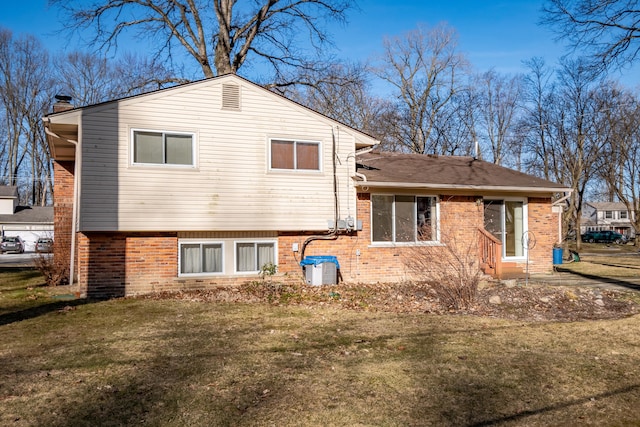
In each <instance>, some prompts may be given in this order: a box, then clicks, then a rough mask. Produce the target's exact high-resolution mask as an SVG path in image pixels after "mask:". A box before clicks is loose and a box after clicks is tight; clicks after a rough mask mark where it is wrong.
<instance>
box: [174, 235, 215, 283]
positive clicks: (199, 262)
mask: <svg viewBox="0 0 640 427" xmlns="http://www.w3.org/2000/svg"><path fill="white" fill-rule="evenodd" d="M179 245H180V257H179V262H178V263H179V265H180V275H181V276H184V275H206V274H216V273H217V274H221V273H224V267H223V265H224V256H223V253H224V250H223V244H222V243H221V242H207V241H201V242H198V241H190V240H187V241H181V242H180V243H179Z"/></svg>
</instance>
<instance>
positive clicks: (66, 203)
mask: <svg viewBox="0 0 640 427" xmlns="http://www.w3.org/2000/svg"><path fill="white" fill-rule="evenodd" d="M73 174H74V162H58V161H54V162H53V176H54V182H53V229H54V233H55V235H54V241H53V260H54V263H55V264H56V265H63V266H67V268H69V265H70V261H71V260H70V254H71V225H72V216H73Z"/></svg>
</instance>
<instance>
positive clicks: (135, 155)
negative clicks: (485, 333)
mask: <svg viewBox="0 0 640 427" xmlns="http://www.w3.org/2000/svg"><path fill="white" fill-rule="evenodd" d="M44 124H45V130H46V133H47V138H48V143H49V146H50V149H51V154H52V157H53V159H54V160H55V162H54V174H55V192H54V194H55V204H54V205H55V228H56V235H57V239H56V241H55V244H54V257H55V259H56V260H57V261H59V262H68V264H69V268H70V271H71V272H72V273H73V274H72V277H76V278H77V281H78V283H79V286H80V287H81V288H82V289H83V290H84V292H86V293H87V294H88V295H90V296H105V295H130V294H138V293H145V292H154V291H164V290H177V289H195V288H205V287H207V286H213V285H218V284H226V283H238V282H241V281H247V280H256V278H257V277H258V273H259V271H260V269H261V267H262V266H263V265H265V264H267V263H273V264H276V265H277V266H278V273H277V274H278V275H279V277H280V279H282V280H301V279H302V270H301V267H300V261H301V259H302V258H303V257H305V256H309V255H331V256H335V257H336V258H337V260H338V262H339V265H340V276H341V279H342V280H344V281H353V282H378V281H401V280H406V279H407V278H410V277H411V271H409V270H408V269H407V266H406V264H405V263H404V262H403V257H406V256H407V254H408V253H409V251H410V250H411V249H413V248H415V247H420V246H433V247H438V246H440V245H443V236H445V235H447V234H448V233H449V232H451V231H452V230H455V233H457V234H458V235H459V236H460V237H461V239H464V240H465V241H468V242H474V243H473V244H476V242H478V239H479V236H481V235H482V236H485V237H483V239H484V240H487V241H488V242H490V243H487V245H485V246H492V247H493V248H494V249H493V251H494V252H495V251H498V252H495V253H499V255H498V256H497V258H498V259H497V262H501V261H503V264H504V266H507V265H509V264H511V266H512V267H514V268H519V269H520V272H522V269H523V268H524V266H525V263H527V265H529V269H530V271H532V272H541V273H542V272H550V271H551V270H552V245H553V243H554V242H555V241H556V238H555V236H556V234H557V230H556V223H557V214H555V213H553V212H552V197H553V196H554V195H555V194H557V193H564V192H567V191H569V189H567V188H565V187H563V186H560V185H557V184H554V183H552V182H549V181H544V180H540V179H537V178H534V177H532V176H529V175H525V174H521V173H519V172H515V171H511V170H509V169H506V168H502V167H500V166H497V165H493V164H490V163H487V162H482V161H479V160H474V159H472V158H465V157H460V158H457V157H456V158H449V157H429V156H416V155H402V154H390V153H378V152H375V150H373V149H374V148H375V147H376V145H377V144H378V141H377V140H375V139H374V138H372V137H371V136H369V135H367V134H364V133H362V132H360V131H358V130H356V129H353V128H350V127H348V126H345V125H344V124H341V123H339V122H336V121H334V120H332V119H330V118H328V117H326V116H323V115H321V114H319V113H317V112H315V111H312V110H310V109H308V108H306V107H304V106H302V105H299V104H297V103H295V102H292V101H290V100H288V99H286V98H284V97H282V96H280V95H277V94H274V93H272V92H270V91H268V90H266V89H264V88H263V87H261V86H258V85H256V84H254V83H252V82H250V81H248V80H245V79H243V78H241V77H239V76H236V75H224V76H220V77H215V78H211V79H206V80H202V81H198V82H193V83H189V84H184V85H181V86H176V87H172V88H168V89H163V90H159V91H156V92H152V93H147V94H143V95H137V96H133V97H128V98H123V99H119V100H114V101H111V102H105V103H101V104H97V105H91V106H87V107H82V108H72V107H71V106H70V104H68V102H67V100H66V99H62V100H61V101H60V102H58V103H57V104H56V106H54V113H52V114H49V115H48V116H46V117H45V118H44ZM372 150H373V151H372ZM486 227H488V228H486ZM427 229H428V230H427ZM525 232H530V234H535V236H536V238H537V243H536V246H535V247H530V248H528V249H527V248H526V247H524V246H523V244H522V238H523V236H524V235H525ZM492 233H493V234H492ZM496 236H497V237H496ZM523 247H524V249H523ZM485 252H486V251H485ZM495 253H494V256H493V258H495ZM478 262H479V263H482V265H483V266H484V267H485V268H486V269H487V271H489V272H492V273H494V274H498V273H499V271H496V265H495V263H496V260H495V259H493V260H491V257H490V256H487V255H486V253H485V254H484V255H478ZM498 268H499V266H498Z"/></svg>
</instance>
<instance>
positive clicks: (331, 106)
mask: <svg viewBox="0 0 640 427" xmlns="http://www.w3.org/2000/svg"><path fill="white" fill-rule="evenodd" d="M368 77H369V75H368V73H367V68H366V66H364V65H360V64H353V65H349V64H341V63H333V64H332V65H331V67H323V68H319V69H316V70H315V71H313V72H311V71H310V70H307V71H305V76H304V77H301V78H300V79H298V80H299V81H306V82H315V84H313V85H311V84H305V85H298V86H288V87H287V90H286V91H284V95H286V96H288V97H290V98H291V99H293V100H295V101H297V102H299V103H301V104H303V105H306V106H307V107H309V108H312V109H314V110H316V111H318V112H319V113H322V114H325V115H326V116H328V117H331V118H333V119H335V120H337V121H339V122H342V123H344V124H346V125H349V126H352V127H354V128H356V129H359V130H361V131H363V132H366V133H368V134H370V135H373V136H375V137H377V138H378V139H380V140H381V142H382V144H383V145H384V146H386V145H387V143H388V142H390V139H389V135H391V134H392V133H393V129H392V126H391V124H392V122H393V113H394V110H393V106H392V104H391V103H390V102H389V101H387V100H384V99H381V98H378V97H375V96H373V95H371V90H370V89H371V85H370V82H369V80H368Z"/></svg>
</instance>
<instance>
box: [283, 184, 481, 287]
mask: <svg viewBox="0 0 640 427" xmlns="http://www.w3.org/2000/svg"><path fill="white" fill-rule="evenodd" d="M476 201H477V198H476V197H466V196H447V195H445V196H440V218H441V220H440V226H441V236H442V240H443V241H447V242H449V243H450V244H454V243H455V244H457V245H459V246H460V247H461V248H462V250H466V248H471V249H472V250H473V251H474V252H475V250H476V249H475V248H477V243H476V239H477V234H478V232H477V229H478V227H479V226H482V224H483V215H484V213H483V206H482V203H479V204H478V203H477V202H476ZM357 215H358V219H359V220H362V222H363V229H362V231H360V232H357V233H355V232H354V233H351V234H341V235H340V236H339V237H338V239H337V240H315V241H313V242H311V243H310V244H309V245H308V246H307V249H306V251H305V256H308V255H333V256H336V257H337V258H338V262H339V264H340V273H341V276H342V279H343V280H344V281H346V282H369V283H375V282H401V281H405V280H411V279H412V278H413V272H412V269H411V268H409V267H407V264H409V263H410V258H411V257H414V256H416V251H417V252H419V251H420V249H416V248H415V247H406V246H405V247H403V246H384V247H381V246H372V245H371V237H370V236H371V224H370V222H371V221H370V218H371V203H370V195H369V194H368V193H360V194H358V201H357ZM470 236H471V237H470ZM308 237H309V236H308V235H296V234H283V235H281V236H280V237H279V241H278V247H279V260H278V264H279V268H278V271H279V272H280V273H286V274H287V276H293V277H297V278H302V277H303V276H302V269H301V268H300V266H299V265H298V262H299V261H300V256H301V253H300V252H298V253H294V252H292V250H291V248H292V245H293V244H294V243H297V244H298V247H299V248H300V249H301V248H302V245H303V244H304V241H305V240H306V239H307V238H308ZM434 250H436V251H437V250H438V248H437V247H436V248H434Z"/></svg>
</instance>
